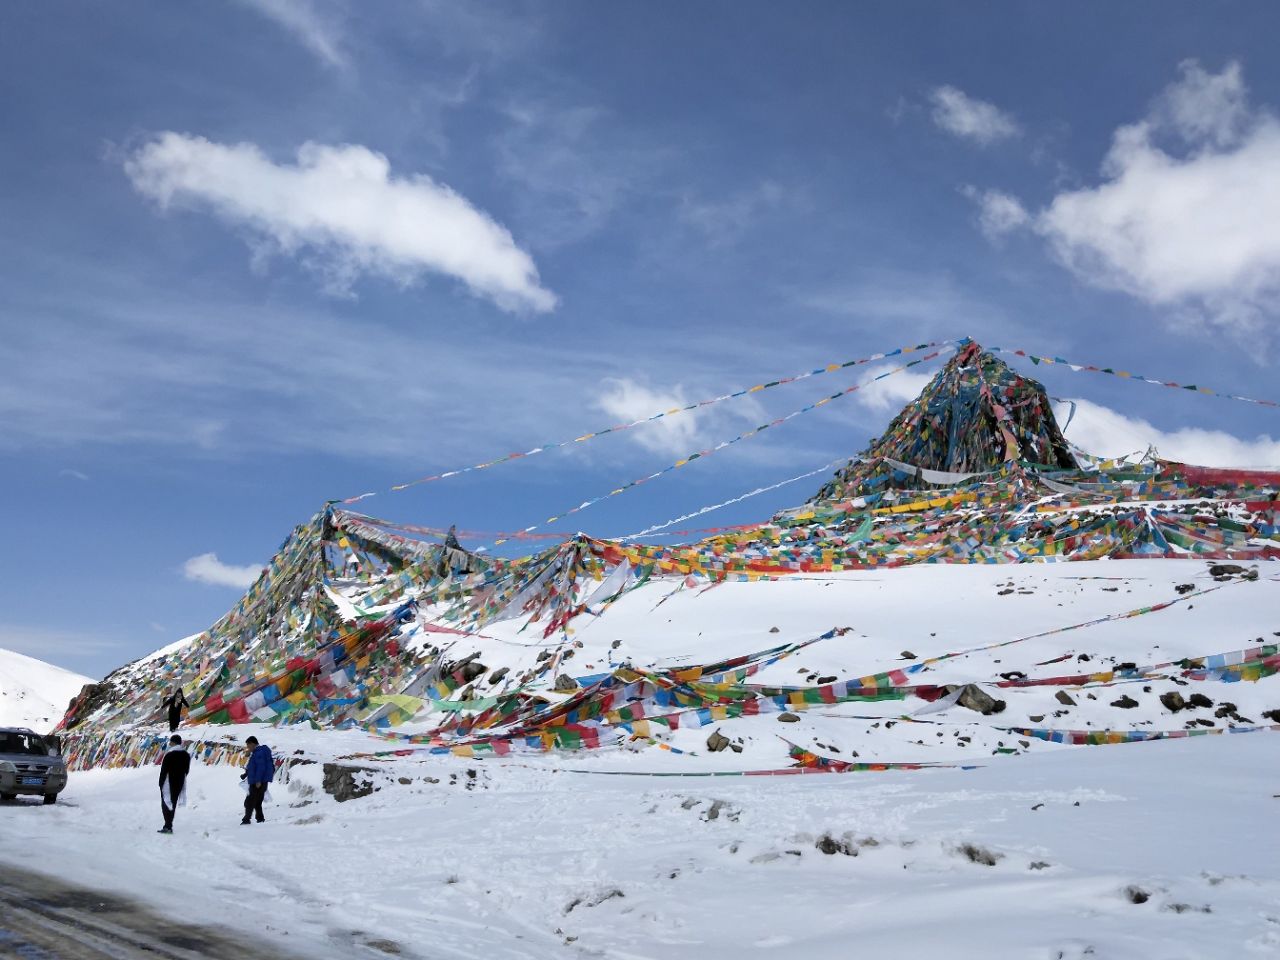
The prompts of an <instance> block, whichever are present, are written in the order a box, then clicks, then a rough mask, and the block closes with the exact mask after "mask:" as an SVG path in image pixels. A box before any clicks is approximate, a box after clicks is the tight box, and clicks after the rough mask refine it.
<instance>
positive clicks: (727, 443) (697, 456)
mask: <svg viewBox="0 0 1280 960" xmlns="http://www.w3.org/2000/svg"><path fill="white" fill-rule="evenodd" d="M908 349H911V350H914V349H915V348H914V347H911V348H908ZM904 352H905V351H904ZM941 354H942V350H941V349H938V350H935V351H933V352H932V353H928V354H925V355H924V356H923V357H920V358H919V359H916V360H912V361H910V362H908V363H904V364H903V365H902V366H900V367H894V368H893V369H892V370H886V371H885V372H884V373H881V374H878V375H877V376H874V377H871V378H870V379H867V380H863V381H861V382H859V383H855V384H854V385H853V386H851V387H846V388H845V389H843V390H840V391H838V392H836V393H833V394H830V395H829V396H826V397H822V398H821V399H819V400H815V401H814V402H813V403H810V404H808V405H806V406H803V407H801V408H800V409H799V410H793V411H791V413H788V414H787V415H786V416H784V417H779V418H778V419H777V420H771V421H769V422H768V423H765V424H762V425H760V426H758V427H756V428H754V429H752V430H748V431H746V432H745V433H740V434H738V435H737V436H736V437H734V438H733V439H732V440H724V441H721V442H720V443H717V444H716V445H715V446H714V447H710V448H709V449H706V450H699V451H698V452H697V453H691V454H689V455H688V456H687V457H684V458H682V459H680V460H677V461H676V462H675V463H673V464H671V465H670V466H667V467H663V468H662V469H661V470H657V471H655V472H653V473H651V474H649V475H648V476H645V477H641V478H640V479H638V480H632V481H631V482H630V483H627V484H624V485H622V486H621V487H618V488H617V489H615V490H610V491H609V492H608V493H606V494H603V495H602V496H599V497H594V498H592V499H590V500H584V501H583V502H582V503H580V504H578V505H577V506H576V507H573V508H572V509H570V510H566V511H565V512H564V513H560V514H556V515H555V516H553V517H548V518H547V519H546V520H543V521H542V522H541V523H535V524H532V525H530V526H527V527H525V528H524V530H522V531H521V532H522V533H530V532H532V531H534V530H537V529H538V528H539V527H545V526H547V525H548V524H551V523H555V522H556V521H557V520H563V519H564V518H565V517H568V516H571V515H573V514H575V513H578V512H580V511H582V510H586V509H587V508H588V507H592V506H595V505H596V504H597V503H599V502H600V501H602V500H608V499H609V498H610V497H616V496H617V495H618V494H620V493H626V492H627V491H628V490H630V489H632V488H633V487H638V486H640V484H642V483H648V482H649V481H650V480H656V479H658V478H659V477H661V476H663V475H665V474H668V473H670V472H671V471H673V470H676V469H678V468H680V467H683V466H685V465H686V464H689V463H692V462H693V461H694V460H701V459H705V458H707V457H709V456H711V455H712V454H713V453H719V452H720V451H721V450H723V449H724V448H725V447H731V446H733V445H734V444H735V443H738V442H739V441H741V440H746V439H748V438H750V437H754V436H757V435H759V434H761V433H763V432H764V431H765V430H768V429H769V428H770V427H777V426H781V425H782V424H784V423H786V422H787V421H788V420H794V419H795V418H796V417H798V416H800V415H801V414H804V413H809V412H810V411H812V410H816V409H818V408H819V407H821V406H823V405H825V404H828V403H830V402H831V401H832V400H838V399H840V398H841V397H847V396H848V395H849V394H851V393H854V392H855V391H858V390H861V389H862V388H863V387H865V386H868V385H869V384H872V383H875V382H876V381H877V380H883V379H884V378H885V377H891V376H893V375H894V374H895V373H902V372H904V371H906V370H909V369H911V368H912V367H914V366H917V365H918V364H921V363H926V362H928V361H929V360H936V359H937V358H938V357H939V356H940V355H941ZM752 389H755V388H752ZM510 539H512V538H511V537H501V538H499V539H497V540H495V541H493V543H491V544H489V547H496V546H499V545H500V544H503V543H506V542H507V541H508V540H510ZM479 549H480V550H485V549H487V548H486V547H480V548H479Z"/></svg>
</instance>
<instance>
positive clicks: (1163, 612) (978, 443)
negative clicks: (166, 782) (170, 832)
mask: <svg viewBox="0 0 1280 960" xmlns="http://www.w3.org/2000/svg"><path fill="white" fill-rule="evenodd" d="M1052 416H1053V414H1052V411H1051V408H1050V406H1049V404H1048V402H1047V400H1046V398H1045V397H1044V395H1043V391H1042V390H1041V389H1040V387H1039V384H1037V383H1036V382H1035V381H1034V380H1030V379H1029V378H1023V377H1019V376H1017V375H1016V374H1015V373H1014V372H1013V371H1012V370H1011V369H1009V368H1008V367H1006V366H1005V365H1003V364H1001V363H999V362H998V361H995V360H993V359H992V358H991V357H990V356H989V355H986V354H983V353H982V352H981V351H980V350H978V349H976V347H974V348H972V349H966V350H965V351H964V352H962V353H961V355H959V356H958V357H957V358H955V360H953V361H952V362H951V363H950V364H948V366H947V368H946V369H945V370H944V371H943V372H942V373H941V374H940V375H939V376H938V377H937V378H935V379H934V381H933V382H932V383H931V384H930V386H929V387H928V388H927V389H926V390H925V392H924V394H923V395H922V396H921V398H920V399H919V400H917V401H916V402H914V403H913V404H911V405H909V406H908V407H907V408H906V409H905V410H904V411H903V413H902V415H901V416H899V417H898V418H897V419H896V420H895V421H894V423H893V424H892V425H891V427H890V429H889V431H887V432H886V434H885V435H884V436H883V437H882V438H881V439H880V440H879V441H878V442H877V443H875V444H873V445H872V447H871V448H870V449H869V450H868V451H867V452H866V453H865V454H864V455H862V456H860V457H857V458H855V459H853V460H851V461H850V463H849V464H848V466H846V467H845V468H843V469H842V470H841V471H840V472H839V473H837V474H836V476H835V477H834V478H832V480H831V481H830V482H829V483H828V484H827V485H825V486H824V487H823V489H822V490H821V491H820V492H819V495H818V496H817V497H816V498H814V499H812V500H809V501H807V502H806V503H804V504H802V505H801V506H799V507H796V508H794V509H792V510H788V511H783V512H782V513H780V514H778V515H777V516H775V517H773V518H771V519H769V520H767V521H765V522H762V523H760V524H757V525H755V526H752V527H750V528H746V529H733V530H730V531H728V532H721V533H718V534H717V535H715V536H712V537H709V538H707V539H704V540H699V541H697V542H693V543H687V544H682V545H678V546H667V545H654V544H639V543H634V542H631V541H626V540H619V541H608V540H598V539H594V538H592V537H589V536H585V535H582V534H579V535H577V536H572V537H567V538H566V539H565V540H564V541H563V542H561V543H559V544H557V545H555V546H554V547H552V548H550V549H547V550H544V551H542V552H540V553H537V554H534V555H532V556H529V557H523V558H520V559H517V560H506V559H502V558H491V557H486V556H477V555H476V554H471V553H468V552H466V551H465V550H463V549H461V548H460V547H459V546H458V545H457V543H456V541H453V542H450V541H449V540H445V542H444V543H443V544H438V543H432V542H430V540H429V539H428V538H426V537H429V535H430V534H431V531H428V530H426V528H421V527H411V526H408V525H403V524H393V523H390V522H387V521H383V520H377V519H375V518H372V517H366V516H363V515H359V514H356V513H353V512H351V511H349V510H344V509H341V508H338V507H336V506H334V505H328V506H326V508H325V509H324V510H323V511H321V512H320V513H317V514H316V515H315V516H314V517H313V518H312V519H311V520H310V521H308V522H307V523H304V524H301V525H300V526H298V527H297V528H296V529H295V530H294V531H293V532H292V533H291V534H290V535H289V536H288V537H287V538H286V539H285V541H284V543H283V544H282V545H281V548H280V550H279V551H278V552H277V554H276V556H275V557H274V558H273V559H272V561H271V563H270V565H269V567H268V568H267V569H266V570H265V571H264V573H263V575H262V577H261V578H260V579H259V581H258V582H257V583H256V584H254V586H253V587H252V588H251V589H250V590H249V591H248V592H247V593H246V594H245V596H244V597H243V598H242V599H241V601H240V602H239V603H238V604H237V605H236V606H235V607H234V608H233V609H232V610H231V611H229V612H228V613H227V614H226V615H225V616H224V617H223V618H222V619H220V620H219V621H218V622H217V623H216V624H214V625H212V626H211V627H210V629H209V630H208V631H205V632H204V633H202V634H200V635H198V636H195V637H190V638H187V639H186V640H184V641H181V642H179V643H176V644H173V645H171V646H170V647H167V648H165V649H163V650H161V651H157V652H156V653H155V654H153V655H152V656H150V657H147V658H144V659H142V660H139V661H137V662H135V663H133V664H130V665H128V666H126V667H122V668H121V669H120V670H118V671H116V672H115V673H114V674H112V675H111V676H109V677H108V678H106V680H105V681H104V682H103V683H100V684H96V685H94V686H93V687H92V688H90V689H89V690H88V691H86V692H85V694H83V695H82V696H81V697H79V698H78V699H77V702H76V704H75V705H74V706H73V707H72V709H71V710H69V711H68V713H67V715H66V717H65V718H64V720H63V728H64V730H65V731H66V732H67V744H68V750H67V753H68V759H69V766H70V767H71V768H72V770H73V774H72V779H71V783H70V786H69V787H68V797H69V799H70V802H68V803H67V804H65V805H63V804H59V805H58V806H57V807H56V809H54V808H51V812H50V816H49V818H48V819H44V818H41V819H38V820H37V819H36V818H23V819H22V821H21V822H19V820H18V818H10V819H5V818H0V859H3V850H4V849H5V848H6V845H7V844H10V841H11V840H12V841H14V842H13V843H12V844H11V845H12V846H15V847H16V841H17V840H21V841H22V845H23V847H22V848H23V849H24V851H27V852H29V853H32V854H38V855H40V856H42V857H44V858H45V859H46V860H48V861H50V862H58V863H65V864H66V868H65V869H66V872H67V873H68V874H69V875H71V876H74V877H75V878H76V879H79V880H82V881H84V882H86V883H90V884H95V885H98V886H108V885H111V884H115V883H118V882H119V879H120V878H121V877H124V878H127V879H128V882H129V886H130V889H131V891H132V892H134V893H135V894H136V895H138V896H140V897H143V898H145V899H148V900H151V901H154V902H156V903H159V904H160V905H162V906H164V907H165V908H167V909H169V910H171V911H173V912H175V913H185V912H187V911H189V909H190V905H191V904H193V903H197V902H205V898H207V897H208V892H209V890H211V889H213V890H223V891H233V892H234V894H233V895H234V896H236V897H237V898H238V902H237V906H236V910H235V916H236V917H237V921H238V922H244V923H246V924H249V925H250V926H251V927H252V928H254V929H261V930H263V931H264V932H265V935H266V936H268V937H270V938H272V940H273V942H275V943H277V944H278V945H280V947H281V948H282V949H283V948H285V947H288V948H290V949H299V948H301V949H304V950H306V951H307V952H308V954H309V955H312V956H320V957H328V956H335V957H337V956H341V957H348V956H375V955H386V954H394V955H398V956H402V957H405V958H420V960H425V958H427V957H433V958H434V957H457V958H462V957H473V956H480V955H483V956H486V957H509V958H513V960H514V958H521V960H523V958H526V957H556V956H566V957H568V956H574V957H577V956H592V957H610V958H619V960H621V958H637V957H663V958H671V960H675V958H690V960H715V958H720V957H723V958H729V957H734V958H737V957H742V956H748V955H750V956H762V957H765V956H780V955H783V954H784V953H785V954H786V955H803V956H805V957H811V958H814V960H828V958H830V960H835V958H843V957H845V956H848V955H849V953H850V948H851V945H856V947H857V948H860V949H861V950H862V951H863V952H866V951H868V950H870V951H872V952H875V953H877V954H881V955H884V956H904V957H914V956H925V955H931V954H933V953H936V952H937V951H938V945H939V944H945V945H946V951H947V953H948V955H949V956H953V957H956V958H960V960H979V958H982V960H994V958H999V960H1004V958H1024V957H1047V958H1057V960H1077V958H1079V960H1084V958H1090V957H1093V958H1098V960H1102V958H1105V957H1117V958H1118V957H1124V958H1127V960H1128V958H1142V960H1168V958H1171V957H1190V958H1204V960H1217V958H1219V957H1235V956H1244V955H1251V954H1270V955H1275V954H1276V953H1277V952H1278V951H1280V913H1277V911H1276V909H1275V906H1274V905H1275V903H1276V902H1280V876H1278V875H1277V872H1276V869H1275V855H1274V851H1275V844H1274V843H1273V842H1270V841H1268V840H1267V839H1266V837H1267V836H1268V835H1269V834H1267V833H1266V829H1265V823H1267V822H1270V820H1271V819H1274V807H1275V803H1276V800H1275V798H1274V796H1273V795H1275V794H1276V790H1277V789H1280V785H1278V784H1277V781H1276V778H1275V770H1276V769H1277V759H1278V758H1280V736H1278V735H1277V731H1278V730H1280V679H1278V677H1280V617H1278V615H1277V611H1280V564H1277V563H1276V562H1275V560H1276V559H1278V558H1280V532H1278V530H1277V508H1278V507H1280V474H1278V473H1267V472H1262V471H1228V470H1215V469H1213V468H1203V467H1194V466H1189V465H1186V464H1179V463H1172V462H1169V461H1164V460H1160V459H1159V458H1158V457H1155V456H1151V455H1148V456H1143V457H1141V458H1139V459H1136V460H1129V459H1127V460H1123V461H1112V462H1102V461H1098V460H1097V459H1096V458H1090V457H1089V456H1088V455H1087V454H1085V453H1083V452H1082V451H1077V450H1073V449H1068V448H1067V447H1066V446H1064V442H1063V441H1062V437H1061V432H1060V431H1059V430H1058V429H1057V425H1056V423H1054V422H1053V420H1052ZM424 534H425V535H426V537H424ZM179 684H180V685H182V687H183V688H184V690H185V691H186V693H187V698H188V700H189V701H190V703H191V710H190V712H189V713H188V715H187V717H186V723H185V726H184V727H183V733H184V735H185V736H186V737H187V738H188V742H189V746H190V747H191V749H192V752H193V756H195V757H196V758H197V759H198V760H199V761H201V762H200V764H198V765H197V766H196V767H195V768H194V769H193V771H192V775H191V778H190V780H189V784H190V789H191V794H192V795H191V807H190V809H189V810H187V809H184V810H183V811H182V812H181V814H180V815H179V818H178V826H177V830H178V833H177V834H176V835H174V836H172V837H166V838H165V839H164V840H163V841H161V842H162V843H164V844H166V847H165V850H164V856H165V857H173V858H174V862H179V863H190V864H194V865H198V869H192V870H177V871H170V870H161V871H158V870H156V863H157V862H158V859H157V850H156V848H155V847H153V846H151V845H150V844H147V843H142V842H130V843H122V842H121V841H120V837H121V836H129V837H131V838H132V837H136V836H138V834H139V831H140V830H141V829H143V827H142V824H143V818H144V817H147V816H154V813H153V811H154V809H155V804H154V795H155V790H156V785H155V774H154V763H155V761H156V760H157V759H158V758H159V756H160V754H161V752H162V751H163V750H164V748H165V746H166V742H167V739H168V730H167V728H164V727H163V726H161V724H160V723H159V721H160V720H161V718H162V716H163V713H162V706H161V705H162V702H163V699H164V697H165V696H166V695H167V694H168V693H169V692H170V691H171V690H172V689H173V688H174V686H175V685H179ZM250 733H253V734H254V735H255V736H257V737H258V738H259V739H261V740H262V741H263V742H264V743H268V744H269V745H270V746H271V748H272V749H273V751H274V754H275V757H276V758H277V761H278V763H279V776H278V779H277V782H276V789H275V792H276V794H277V796H276V802H275V805H274V806H273V807H271V808H270V812H269V813H268V821H267V823H265V824H263V825H256V824H255V825H253V826H252V827H251V828H249V829H248V830H245V829H241V828H240V827H239V826H238V825H237V824H238V817H239V810H238V808H239V806H240V803H241V801H242V796H243V795H242V794H241V792H240V790H239V787H238V776H237V775H238V770H237V769H236V767H237V766H239V765H243V763H244V760H245V749H244V746H243V744H244V742H245V739H246V738H247V736H248V735H249V734H250ZM810 774H812V776H810ZM357 781H358V786H359V787H360V790H359V791H357V790H356V789H355V787H356V786H357ZM341 784H346V786H345V787H342V786H341ZM361 793H363V795H361ZM357 798H358V799H357ZM349 801H350V802H349ZM143 811H146V812H145V813H144V812H143ZM1236 824H1243V825H1246V826H1244V827H1242V828H1237V827H1235V826H1234V825H1236ZM1260 824H1261V825H1264V826H1263V827H1262V828H1261V829H1259V826H1258V825H1260ZM6 830H7V831H9V834H6V833H5V831H6ZM1241 830H1243V831H1246V832H1244V833H1241V832H1240V831H1241ZM330 878H333V879H330Z"/></svg>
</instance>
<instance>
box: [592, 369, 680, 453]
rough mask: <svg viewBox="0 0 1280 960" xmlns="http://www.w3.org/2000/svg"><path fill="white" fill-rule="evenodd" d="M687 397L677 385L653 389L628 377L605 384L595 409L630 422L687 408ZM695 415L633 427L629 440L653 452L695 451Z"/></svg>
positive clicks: (623, 421) (674, 417) (663, 419)
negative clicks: (664, 388) (662, 412)
mask: <svg viewBox="0 0 1280 960" xmlns="http://www.w3.org/2000/svg"><path fill="white" fill-rule="evenodd" d="M688 403H689V398H688V397H687V396H686V395H685V391H684V388H683V387H681V386H679V385H677V386H675V387H672V388H671V389H667V390H663V389H654V388H652V387H647V386H645V385H643V384H640V383H637V382H636V381H634V380H631V379H629V378H622V379H616V380H606V381H605V392H604V393H603V394H602V395H601V396H600V399H599V400H598V401H597V403H596V406H597V407H599V409H601V410H603V411H604V412H605V413H607V414H608V415H609V416H611V417H616V418H617V421H618V423H630V422H631V421H633V420H638V419H640V418H641V417H649V416H652V415H653V414H654V413H657V412H658V411H660V410H661V411H666V410H673V409H676V408H678V407H683V406H687V405H688ZM698 416H699V412H698V411H697V410H690V411H688V412H687V413H681V414H677V415H676V416H671V417H662V418H661V419H659V420H655V421H654V422H653V423H647V424H643V425H641V426H638V427H633V428H632V430H631V431H630V433H631V437H632V439H633V440H634V441H635V442H636V443H637V444H639V445H640V446H642V447H644V449H646V450H652V451H653V452H654V453H662V454H670V455H672V456H684V455H685V454H686V453H692V452H693V451H695V450H697V449H698V446H699V443H698Z"/></svg>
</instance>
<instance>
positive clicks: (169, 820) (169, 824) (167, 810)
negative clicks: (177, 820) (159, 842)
mask: <svg viewBox="0 0 1280 960" xmlns="http://www.w3.org/2000/svg"><path fill="white" fill-rule="evenodd" d="M160 812H161V813H163V814H164V827H165V829H166V830H172V829H173V807H170V806H168V805H167V804H166V803H165V802H164V801H163V800H161V801H160Z"/></svg>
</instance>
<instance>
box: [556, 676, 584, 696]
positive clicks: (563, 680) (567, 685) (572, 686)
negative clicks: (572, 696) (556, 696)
mask: <svg viewBox="0 0 1280 960" xmlns="http://www.w3.org/2000/svg"><path fill="white" fill-rule="evenodd" d="M553 689H554V690H556V691H558V692H559V693H573V691H575V690H577V689H578V681H577V680H575V679H573V677H571V676H569V675H568V674H567V673H562V674H560V676H558V677H556V685H555V687H553Z"/></svg>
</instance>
